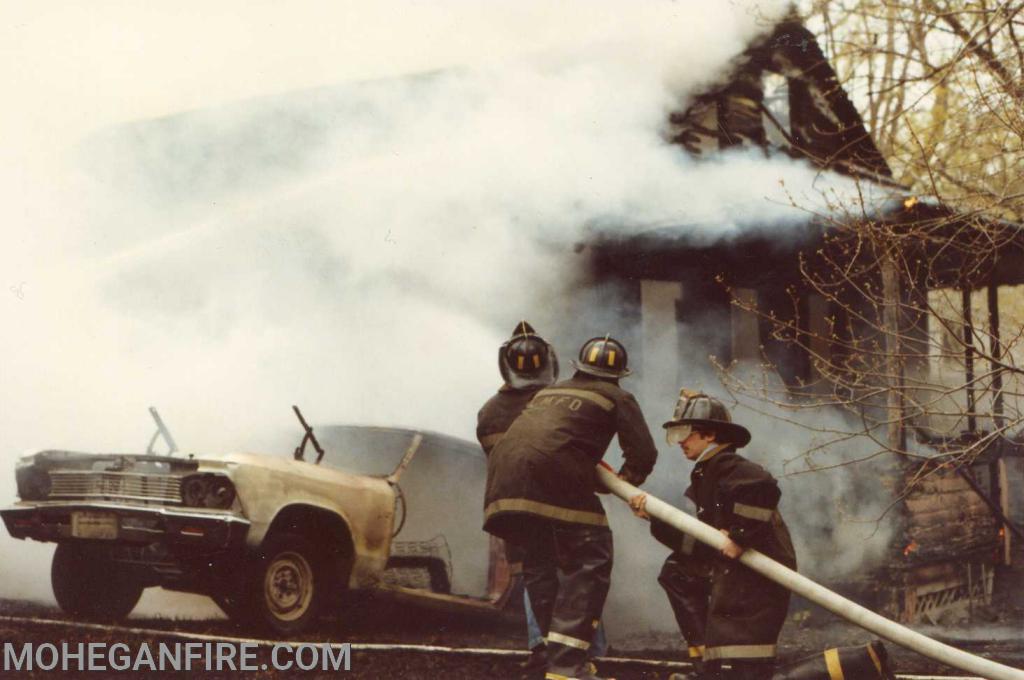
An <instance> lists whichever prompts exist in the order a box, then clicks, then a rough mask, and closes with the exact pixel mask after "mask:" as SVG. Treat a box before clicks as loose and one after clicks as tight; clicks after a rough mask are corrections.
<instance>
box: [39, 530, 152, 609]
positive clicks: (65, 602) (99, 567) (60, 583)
mask: <svg viewBox="0 0 1024 680" xmlns="http://www.w3.org/2000/svg"><path fill="white" fill-rule="evenodd" d="M50 582H51V584H52V585H53V595H54V597H55V598H56V599H57V604H58V605H59V606H60V608H61V609H62V610H63V611H65V612H67V613H68V614H72V615H75V616H84V617H87V618H91V619H101V620H107V621H116V620H119V619H123V618H124V617H126V616H128V614H130V613H131V611H132V610H133V609H135V605H136V604H138V602H139V598H140V597H142V591H143V590H144V588H143V586H142V584H141V583H139V581H138V580H137V579H135V578H132V577H131V575H130V574H127V573H126V572H125V569H124V568H123V567H122V566H120V565H118V564H117V563H116V562H114V561H113V560H111V559H110V556H109V554H108V553H107V551H106V550H103V549H101V548H97V547H96V546H90V545H86V544H81V543H58V544H57V550H56V551H55V552H54V553H53V562H52V564H51V566H50Z"/></svg>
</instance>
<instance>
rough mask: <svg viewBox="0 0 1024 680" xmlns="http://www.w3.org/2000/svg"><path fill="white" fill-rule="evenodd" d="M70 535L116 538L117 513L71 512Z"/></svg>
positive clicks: (75, 536) (106, 538)
mask: <svg viewBox="0 0 1024 680" xmlns="http://www.w3.org/2000/svg"><path fill="white" fill-rule="evenodd" d="M71 536H72V537H74V538H98V539H104V540H112V539H115V538H117V515H110V514H107V513H102V512H73V513H71Z"/></svg>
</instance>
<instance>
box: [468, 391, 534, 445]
mask: <svg viewBox="0 0 1024 680" xmlns="http://www.w3.org/2000/svg"><path fill="white" fill-rule="evenodd" d="M542 387H543V386H542V385H537V386H536V387H527V388H525V389H517V388H514V387H511V386H510V385H507V384H506V385H502V386H501V388H500V389H498V392H497V394H495V395H494V396H493V397H491V398H490V399H488V400H487V403H486V404H484V405H483V406H482V407H481V408H480V412H479V413H477V416H476V438H477V440H478V441H479V442H480V446H481V447H483V450H484V453H486V454H487V455H491V449H493V448H494V445H495V444H497V443H498V440H500V439H501V438H502V436H504V434H505V431H506V430H508V428H509V426H511V425H512V423H513V422H515V419H516V418H518V417H519V414H520V413H522V412H523V409H525V408H526V405H527V404H528V403H530V400H531V399H533V397H534V395H535V394H537V392H539V391H540V390H541V388H542Z"/></svg>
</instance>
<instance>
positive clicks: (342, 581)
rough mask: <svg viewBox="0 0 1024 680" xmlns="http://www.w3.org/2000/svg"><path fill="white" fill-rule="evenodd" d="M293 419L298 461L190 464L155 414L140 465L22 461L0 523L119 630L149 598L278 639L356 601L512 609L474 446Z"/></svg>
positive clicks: (67, 594) (122, 458) (47, 457)
mask: <svg viewBox="0 0 1024 680" xmlns="http://www.w3.org/2000/svg"><path fill="white" fill-rule="evenodd" d="M295 412H296V415H297V416H298V417H299V420H300V423H301V424H302V426H303V428H304V433H303V435H302V441H301V444H300V445H299V446H298V447H297V448H296V449H295V451H294V454H293V456H292V457H290V458H289V457H288V456H287V455H279V456H273V455H263V454H252V453H229V454H223V455H209V456H207V455H202V456H198V455H188V456H183V455H175V453H176V449H177V447H176V445H175V444H174V440H173V438H172V437H171V435H170V433H169V432H168V431H167V428H166V427H165V426H164V425H163V422H162V421H161V420H160V418H159V415H158V414H157V413H156V412H155V411H154V410H153V409H151V413H152V414H153V416H154V419H155V420H156V422H157V432H156V434H154V436H153V439H152V440H151V441H150V445H149V447H148V449H147V451H146V452H145V453H137V454H121V453H118V454H109V453H78V452H71V451H40V452H37V453H33V454H30V455H27V456H24V457H23V458H22V459H21V460H20V461H19V463H18V465H17V469H16V477H17V488H18V496H19V499H20V500H19V501H18V502H17V503H16V504H15V505H13V506H11V507H8V508H6V509H4V510H0V515H2V517H3V520H4V523H5V525H6V527H7V530H8V532H9V533H10V534H11V536H13V537H14V538H19V539H34V540H37V541H51V542H55V543H56V544H57V546H56V551H55V552H54V556H53V562H52V567H51V580H52V585H53V592H54V595H55V597H56V600H57V603H58V605H59V606H60V607H61V609H63V610H64V611H66V612H68V613H69V614H73V615H78V616H83V617H89V618H100V619H107V620H116V619H120V618H123V617H125V616H127V615H128V614H129V613H130V612H131V610H132V609H133V608H134V607H135V605H136V603H137V602H138V600H139V598H140V596H141V594H142V591H143V590H144V589H145V588H147V587H151V586H162V587H163V588H166V589H170V590H177V591H183V592H191V593H199V594H205V595H208V596H210V597H211V598H213V600H214V601H215V602H217V604H218V605H219V606H220V607H221V608H222V609H223V610H224V611H225V613H227V614H228V616H229V617H231V618H232V619H234V620H236V621H239V622H243V623H247V624H248V623H258V624H263V625H265V626H267V627H269V628H271V629H272V630H273V631H276V632H277V633H282V634H283V633H295V632H299V631H301V630H304V629H306V628H308V627H309V626H310V625H312V624H313V623H314V622H315V621H316V620H317V619H318V617H319V616H320V615H321V614H325V613H329V612H332V611H335V612H336V611H339V608H340V607H342V605H343V602H344V600H345V597H346V594H348V593H352V592H360V591H361V592H373V593H376V594H382V595H386V596H390V597H394V598H399V599H403V600H407V601H413V602H419V603H425V604H429V605H433V606H435V607H442V608H447V609H458V610H465V609H468V610H472V611H476V612H485V613H486V612H497V611H499V610H501V609H502V608H503V607H504V605H505V603H506V602H507V601H508V600H509V597H508V595H509V591H510V589H511V587H512V579H511V578H510V576H509V570H508V565H507V563H506V562H505V561H504V557H503V553H502V550H501V547H500V545H499V544H495V543H494V542H493V541H492V540H491V539H489V538H488V536H487V535H486V534H484V533H483V532H482V531H481V530H480V528H479V517H480V515H479V513H480V508H481V507H482V499H483V488H484V477H485V475H486V469H485V462H484V457H483V453H482V452H481V451H480V449H479V447H477V446H476V444H474V443H470V442H468V441H464V440H460V439H456V438H454V437H448V436H446V435H440V434H433V433H425V432H417V431H412V430H403V429H397V428H379V427H367V426H334V427H326V428H318V432H317V434H314V433H313V430H312V429H311V428H310V427H309V426H308V425H306V423H305V420H304V419H303V418H302V414H301V413H300V412H299V410H298V409H297V408H296V409H295ZM160 436H162V437H163V438H164V439H165V440H166V442H167V444H168V449H169V452H168V453H166V454H162V455H158V454H156V453H154V451H153V445H154V443H155V442H156V440H157V438H158V437H160ZM321 442H322V444H321ZM307 444H312V445H313V448H314V449H315V450H316V459H315V461H310V460H306V454H305V451H306V448H307ZM399 535H401V537H402V540H401V541H399V540H397V539H398V537H399Z"/></svg>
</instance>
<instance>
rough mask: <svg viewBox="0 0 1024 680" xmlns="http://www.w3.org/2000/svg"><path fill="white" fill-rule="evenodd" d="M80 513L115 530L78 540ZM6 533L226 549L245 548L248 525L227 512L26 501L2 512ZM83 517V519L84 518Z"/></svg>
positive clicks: (196, 548)
mask: <svg viewBox="0 0 1024 680" xmlns="http://www.w3.org/2000/svg"><path fill="white" fill-rule="evenodd" d="M76 513H81V514H82V515H88V516H90V517H98V516H99V517H103V518H106V521H107V522H108V523H110V525H111V527H114V526H115V525H114V522H113V521H112V520H111V519H110V518H116V531H114V530H113V529H112V530H111V532H110V533H108V534H107V535H104V536H102V537H98V536H87V535H86V536H83V535H76V532H75V531H74V529H73V521H72V518H73V517H74V516H75V514H76ZM0 516H2V517H3V520H4V524H5V525H6V526H7V531H8V532H9V533H10V534H11V536H13V537H14V538H31V539H34V540H37V541H64V540H74V539H82V538H84V539H92V540H102V541H107V542H110V543H112V544H133V545H145V544H150V543H162V544H164V545H166V546H167V547H168V548H172V549H173V548H176V547H179V546H180V547H182V548H187V549H189V550H190V551H193V550H210V551H215V550H223V549H231V548H242V547H243V546H244V544H245V537H246V534H247V533H248V532H249V521H248V520H246V519H244V518H242V517H239V516H238V515H235V514H232V513H228V512H209V511H202V510H193V509H185V508H181V509H179V508H168V507H161V506H144V505H140V506H133V505H124V504H120V503H103V502H94V503H91V502H72V503H66V502H61V503H57V502H37V503H35V502H27V501H23V502H21V503H17V504H16V505H14V506H12V507H9V508H6V509H4V510H0ZM80 516H81V515H80Z"/></svg>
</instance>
